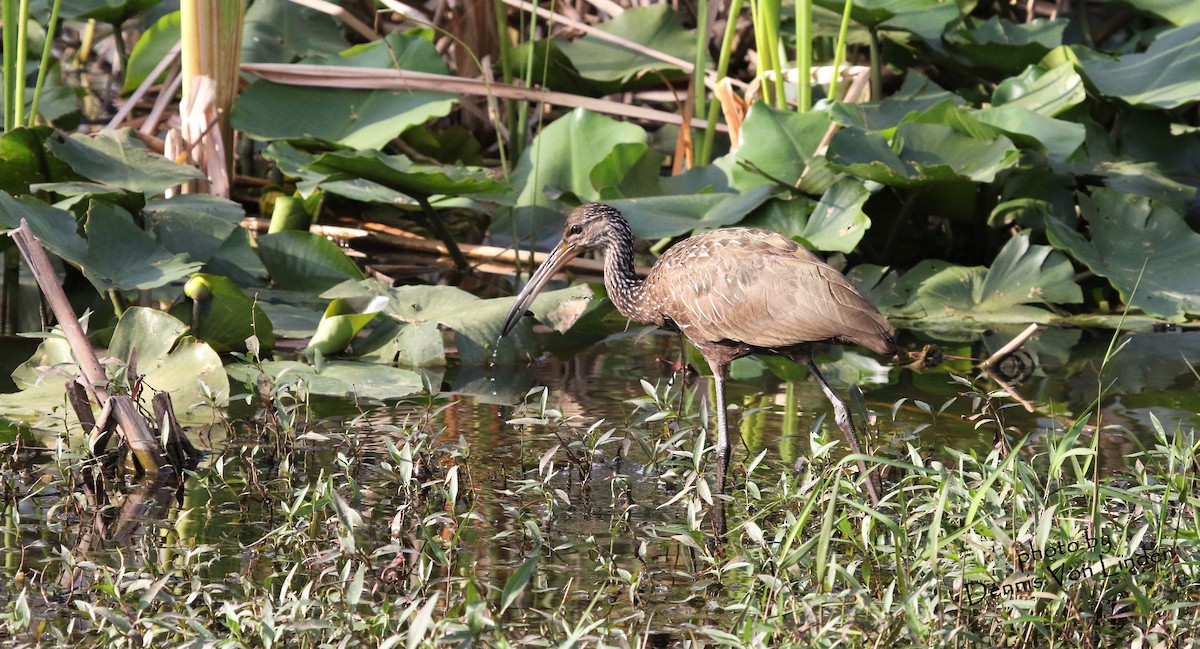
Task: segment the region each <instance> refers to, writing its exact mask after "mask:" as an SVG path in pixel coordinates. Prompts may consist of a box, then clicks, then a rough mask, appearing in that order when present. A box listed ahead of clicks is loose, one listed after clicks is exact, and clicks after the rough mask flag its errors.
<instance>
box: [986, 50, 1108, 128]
mask: <svg viewBox="0 0 1200 649" xmlns="http://www.w3.org/2000/svg"><path fill="white" fill-rule="evenodd" d="M1086 98H1087V92H1086V90H1085V89H1084V87H1083V77H1081V76H1079V73H1078V72H1077V71H1076V70H1075V66H1074V65H1072V64H1071V63H1070V62H1066V63H1061V64H1059V65H1057V66H1055V67H1053V68H1050V69H1049V70H1047V69H1045V68H1043V67H1041V66H1037V65H1031V66H1029V67H1028V68H1025V71H1024V72H1022V73H1021V74H1019V75H1017V76H1015V77H1009V78H1008V79H1005V80H1004V81H1001V82H1000V83H999V84H998V85H997V86H996V90H994V91H993V92H992V105H993V106H1007V107H1009V108H1024V109H1027V110H1031V111H1033V112H1035V113H1037V114H1039V115H1045V116H1046V117H1054V116H1056V115H1058V114H1060V113H1062V112H1063V111H1065V110H1067V109H1069V108H1072V107H1074V106H1078V105H1079V104H1081V103H1083V101H1084V99H1086Z"/></svg>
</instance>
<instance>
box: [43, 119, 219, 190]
mask: <svg viewBox="0 0 1200 649" xmlns="http://www.w3.org/2000/svg"><path fill="white" fill-rule="evenodd" d="M46 146H47V148H49V149H50V152H51V153H53V154H54V155H55V157H57V158H58V159H59V160H62V161H63V162H65V163H66V164H68V165H70V167H71V169H73V170H74V171H75V173H77V174H79V175H81V176H83V177H85V178H88V179H90V180H93V181H96V182H99V183H103V184H105V185H109V186H110V187H117V188H120V189H125V190H129V191H131V192H142V193H146V194H158V193H161V192H162V191H163V190H165V189H167V188H170V187H174V186H175V185H178V184H180V183H184V182H187V181H189V180H202V179H204V178H205V176H204V174H203V173H201V172H200V170H199V169H195V168H192V167H189V166H187V165H181V164H177V163H175V162H172V161H170V160H167V159H166V158H164V157H162V156H160V155H158V154H156V153H151V152H150V151H148V150H147V149H146V146H145V145H144V144H142V142H141V141H140V140H138V139H137V137H136V136H134V134H133V131H132V130H131V129H127V128H122V129H112V130H105V131H100V132H99V133H97V134H96V135H94V136H89V135H83V134H81V133H72V134H71V135H70V136H64V135H62V134H57V135H56V136H54V137H52V138H50V139H49V140H47V141H46Z"/></svg>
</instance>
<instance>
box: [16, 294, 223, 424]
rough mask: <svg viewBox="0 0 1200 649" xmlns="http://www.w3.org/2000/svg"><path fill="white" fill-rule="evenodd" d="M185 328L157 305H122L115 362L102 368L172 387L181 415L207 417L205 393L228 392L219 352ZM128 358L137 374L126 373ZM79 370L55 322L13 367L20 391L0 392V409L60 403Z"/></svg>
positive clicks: (111, 351) (113, 346) (26, 410)
mask: <svg viewBox="0 0 1200 649" xmlns="http://www.w3.org/2000/svg"><path fill="white" fill-rule="evenodd" d="M186 332H187V325H185V324H184V323H182V322H180V321H179V320H177V319H175V318H173V317H171V316H170V315H168V314H166V313H163V312H162V311H158V310H156V309H148V308H143V307H131V308H129V309H126V311H125V313H123V314H122V315H121V319H120V320H119V321H118V322H117V326H116V328H115V329H114V330H113V335H112V340H111V342H110V344H109V348H108V352H107V356H109V357H112V358H114V359H116V360H117V362H116V363H110V364H109V365H108V366H107V367H106V370H107V372H108V374H109V376H110V377H112V378H116V377H118V376H123V377H124V381H123V382H124V383H126V384H132V383H133V382H134V380H135V379H136V378H137V377H142V380H143V383H144V385H146V386H148V387H149V388H152V389H154V390H157V391H160V392H170V393H171V399H172V401H173V402H174V403H175V407H176V410H175V414H176V416H178V417H179V419H180V420H181V421H203V420H206V419H210V418H211V417H212V411H211V410H209V409H208V408H206V407H205V406H206V405H207V404H208V403H209V401H208V399H207V397H206V393H207V394H211V395H214V396H215V397H216V398H217V399H218V400H220V399H225V398H227V397H228V396H229V379H228V377H227V376H226V374H225V369H224V367H223V366H222V363H221V358H220V356H218V355H217V353H216V352H215V351H213V349H212V348H211V347H209V346H208V345H207V344H205V343H202V342H199V341H197V340H196V339H195V338H192V337H191V336H188V335H186ZM131 362H132V364H133V366H134V371H135V372H136V373H137V376H130V374H129V370H128V367H129V366H130V364H131ZM78 374H79V366H78V364H77V363H76V362H75V360H74V355H73V354H72V353H71V349H70V345H68V344H67V341H66V338H64V337H63V335H62V330H61V329H60V328H59V327H55V328H54V329H53V330H52V331H51V332H50V334H49V335H47V336H46V338H45V340H43V342H42V344H41V345H40V346H39V347H38V349H37V351H36V352H34V354H33V356H32V357H31V358H30V359H29V360H28V361H26V362H25V363H24V364H22V365H21V366H20V367H18V368H17V369H16V370H15V371H14V372H13V380H14V381H15V382H16V384H17V386H18V387H19V388H20V389H21V392H18V393H15V394H6V395H0V412H4V413H19V414H22V415H33V414H38V413H42V414H44V413H48V412H50V411H51V410H53V409H55V408H59V407H62V406H63V404H64V403H65V390H64V388H63V384H64V381H65V380H66V379H67V378H69V377H71V376H77V375H78ZM218 405H220V404H218Z"/></svg>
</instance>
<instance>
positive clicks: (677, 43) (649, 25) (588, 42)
mask: <svg viewBox="0 0 1200 649" xmlns="http://www.w3.org/2000/svg"><path fill="white" fill-rule="evenodd" d="M597 29H599V30H601V31H604V32H607V33H609V34H612V35H614V36H620V37H621V38H624V39H625V40H628V41H631V42H634V43H637V44H639V45H644V46H646V47H649V48H651V49H653V50H656V51H659V52H662V53H663V54H669V55H671V56H674V57H676V58H679V59H682V60H684V61H689V62H691V61H693V60H694V59H695V57H696V55H695V51H696V33H695V31H689V30H686V29H684V28H683V25H682V24H681V23H680V21H679V15H678V14H676V13H675V11H674V10H673V9H672V8H671V5H669V4H665V3H664V4H652V5H648V6H642V7H637V6H635V7H633V8H631V9H627V10H626V11H624V12H622V13H621V14H620V15H619V16H616V17H614V18H613V19H612V20H606V21H604V22H602V23H600V24H599V25H597ZM559 49H560V50H561V51H562V53H563V54H565V55H566V56H567V58H568V59H570V61H571V63H572V65H574V67H575V69H576V70H578V71H579V74H580V75H581V76H583V77H585V78H588V79H593V80H597V81H615V82H619V83H627V82H629V81H631V80H633V79H635V78H637V77H639V76H641V75H644V74H648V73H652V74H649V76H651V77H654V78H656V79H659V80H661V76H667V77H672V76H678V75H679V74H680V72H679V71H678V70H676V69H673V68H672V67H671V66H670V64H668V63H664V62H663V61H662V60H660V59H657V58H653V57H650V56H647V55H645V54H642V53H640V52H635V51H633V50H631V49H628V48H625V47H623V46H621V45H618V44H616V43H613V42H611V41H606V40H603V39H600V38H597V37H596V36H587V35H585V36H583V37H582V38H578V39H574V40H570V41H566V42H563V43H559Z"/></svg>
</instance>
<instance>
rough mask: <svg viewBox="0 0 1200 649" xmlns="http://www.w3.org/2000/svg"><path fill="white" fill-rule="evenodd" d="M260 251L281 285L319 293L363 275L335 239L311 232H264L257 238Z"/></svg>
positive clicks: (281, 286)
mask: <svg viewBox="0 0 1200 649" xmlns="http://www.w3.org/2000/svg"><path fill="white" fill-rule="evenodd" d="M258 254H259V257H260V258H261V259H262V262H263V265H264V266H265V267H266V269H267V272H269V273H270V274H271V278H272V279H273V280H274V281H275V284H276V285H278V286H279V287H280V288H285V289H292V290H297V291H307V292H309V293H320V292H322V291H324V290H326V289H328V288H330V287H332V286H335V285H337V284H340V283H341V282H344V281H346V280H348V279H351V280H360V279H362V278H363V274H362V271H361V270H359V269H358V265H357V264H355V263H354V262H353V261H352V260H351V259H350V258H349V257H347V256H346V253H344V252H342V250H341V248H339V247H338V245H337V244H336V243H334V242H332V241H330V240H329V239H327V238H325V237H323V236H321V235H318V234H314V233H312V232H301V231H297V230H287V231H284V232H276V233H274V234H267V235H263V236H261V237H259V238H258Z"/></svg>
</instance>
